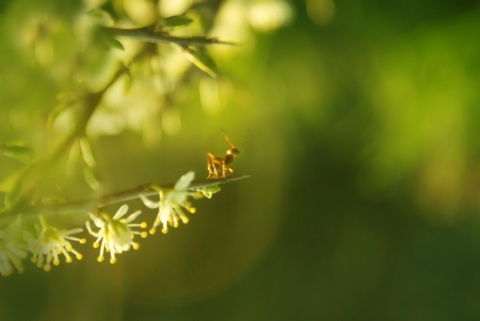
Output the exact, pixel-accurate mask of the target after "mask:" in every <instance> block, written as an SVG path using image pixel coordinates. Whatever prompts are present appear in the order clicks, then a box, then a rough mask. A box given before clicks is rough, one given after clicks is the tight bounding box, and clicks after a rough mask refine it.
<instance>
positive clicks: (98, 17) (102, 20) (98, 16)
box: [87, 8, 114, 26]
mask: <svg viewBox="0 0 480 321" xmlns="http://www.w3.org/2000/svg"><path fill="white" fill-rule="evenodd" d="M87 14H88V15H89V16H90V17H91V18H92V19H94V20H95V22H97V23H98V24H101V25H105V26H106V25H112V24H113V22H114V21H113V18H112V16H111V15H110V13H108V12H107V11H105V10H103V9H100V8H94V9H92V10H90V11H88V12H87Z"/></svg>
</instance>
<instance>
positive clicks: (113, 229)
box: [86, 205, 147, 264]
mask: <svg viewBox="0 0 480 321" xmlns="http://www.w3.org/2000/svg"><path fill="white" fill-rule="evenodd" d="M127 212H128V205H122V206H121V207H120V208H119V209H118V211H117V213H116V214H115V215H114V216H113V217H112V216H110V215H108V214H106V213H102V214H100V215H99V214H90V217H91V219H92V221H93V224H95V226H96V227H97V228H98V231H96V232H95V231H93V230H92V227H91V225H90V221H87V223H86V224H87V230H88V232H89V233H90V234H92V235H93V236H95V237H96V238H97V239H96V241H95V242H94V243H93V247H95V248H98V247H100V255H99V256H98V262H102V261H103V260H104V259H105V258H104V253H105V252H109V253H110V263H112V264H113V263H115V262H116V261H117V259H116V257H115V254H120V253H122V252H125V251H128V250H130V248H133V249H135V250H136V249H138V248H139V244H138V243H136V242H134V241H133V238H134V235H140V236H141V237H143V238H145V237H147V233H146V232H144V231H138V230H136V228H145V227H147V223H145V222H142V223H132V222H133V221H134V220H135V219H136V218H137V217H138V216H139V215H140V213H141V211H136V212H134V213H132V214H130V215H128V216H127V217H124V216H125V214H127Z"/></svg>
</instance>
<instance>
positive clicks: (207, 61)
mask: <svg viewBox="0 0 480 321" xmlns="http://www.w3.org/2000/svg"><path fill="white" fill-rule="evenodd" d="M183 52H184V54H185V56H186V57H187V58H188V60H190V61H191V62H192V63H193V64H194V65H195V66H196V67H197V68H198V69H200V70H202V71H204V72H205V73H207V74H208V75H210V77H212V78H216V77H217V66H216V65H215V62H214V61H213V60H212V58H210V56H208V55H207V53H206V52H202V51H198V50H196V49H193V48H190V47H184V48H183Z"/></svg>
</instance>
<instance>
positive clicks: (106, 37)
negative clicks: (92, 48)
mask: <svg viewBox="0 0 480 321" xmlns="http://www.w3.org/2000/svg"><path fill="white" fill-rule="evenodd" d="M98 37H99V40H100V42H101V43H102V44H104V45H105V46H106V47H107V48H115V49H119V50H125V48H124V47H123V45H122V43H121V42H120V41H118V40H117V39H115V37H114V36H113V35H111V34H110V33H108V32H105V31H104V30H100V29H99V30H98Z"/></svg>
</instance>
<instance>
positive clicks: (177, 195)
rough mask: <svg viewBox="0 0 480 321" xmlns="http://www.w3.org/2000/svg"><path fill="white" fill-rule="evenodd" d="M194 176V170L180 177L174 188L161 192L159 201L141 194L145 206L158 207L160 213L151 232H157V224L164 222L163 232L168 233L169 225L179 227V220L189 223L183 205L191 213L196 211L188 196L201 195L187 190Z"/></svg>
mask: <svg viewBox="0 0 480 321" xmlns="http://www.w3.org/2000/svg"><path fill="white" fill-rule="evenodd" d="M194 177H195V173H194V172H188V173H187V174H185V175H183V176H182V177H180V179H179V180H178V182H177V183H176V184H175V186H174V187H173V189H169V190H162V191H160V192H159V197H160V200H159V201H158V202H155V201H152V200H150V199H148V198H147V197H146V196H143V195H140V198H141V199H142V201H143V203H144V204H145V206H147V207H148V208H158V215H157V217H156V218H155V222H154V223H153V227H152V228H151V229H150V234H155V232H156V229H157V226H159V225H160V224H162V233H167V232H168V226H169V225H170V226H173V227H178V224H179V221H182V223H183V224H187V223H188V221H189V218H188V216H187V215H186V214H185V212H184V211H183V209H182V207H183V208H184V209H186V210H187V211H188V212H189V213H191V214H193V213H195V208H194V207H193V206H192V205H191V204H190V203H189V202H188V197H189V196H194V197H199V196H200V197H201V194H200V193H197V192H192V191H189V190H187V188H188V186H189V185H190V183H191V182H192V180H193V178H194Z"/></svg>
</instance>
